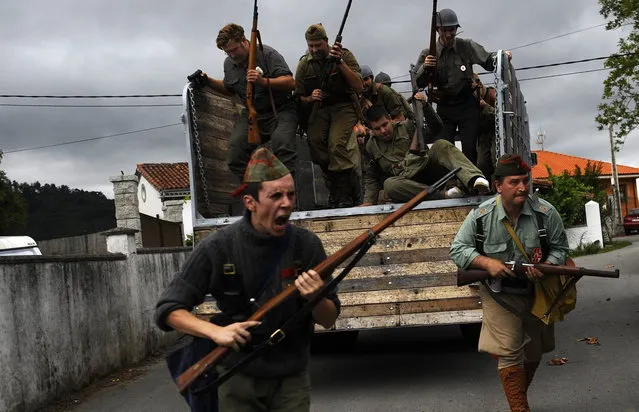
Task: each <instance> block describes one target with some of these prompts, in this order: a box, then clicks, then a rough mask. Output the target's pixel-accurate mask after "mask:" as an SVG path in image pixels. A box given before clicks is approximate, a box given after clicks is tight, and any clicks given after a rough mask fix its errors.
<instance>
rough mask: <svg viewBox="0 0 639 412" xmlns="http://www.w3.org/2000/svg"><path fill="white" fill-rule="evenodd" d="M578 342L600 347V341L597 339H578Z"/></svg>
mask: <svg viewBox="0 0 639 412" xmlns="http://www.w3.org/2000/svg"><path fill="white" fill-rule="evenodd" d="M577 342H586V343H587V344H588V345H599V339H597V338H583V339H577Z"/></svg>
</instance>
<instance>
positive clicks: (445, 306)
mask: <svg viewBox="0 0 639 412" xmlns="http://www.w3.org/2000/svg"><path fill="white" fill-rule="evenodd" d="M471 309H481V303H480V302H479V298H478V297H470V298H459V299H444V300H428V301H421V302H406V303H399V304H392V303H391V304H376V305H359V306H343V307H342V312H341V313H340V315H339V316H340V318H356V317H364V316H382V315H399V314H408V313H431V312H446V311H454V310H471Z"/></svg>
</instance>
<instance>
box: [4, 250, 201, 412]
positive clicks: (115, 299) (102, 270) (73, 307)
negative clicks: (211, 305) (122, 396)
mask: <svg viewBox="0 0 639 412" xmlns="http://www.w3.org/2000/svg"><path fill="white" fill-rule="evenodd" d="M188 253H189V252H188V250H186V249H180V250H175V251H173V252H166V253H155V254H140V253H138V254H135V253H134V254H131V255H129V256H127V257H125V256H124V255H113V256H112V257H105V256H101V257H99V258H96V257H93V256H80V257H78V256H68V257H47V256H42V257H37V258H36V257H30V258H29V259H25V258H22V259H15V258H14V259H9V258H6V257H5V258H0V365H2V373H1V374H0V411H2V412H31V411H36V410H40V409H41V408H43V407H45V406H47V405H49V404H50V403H51V402H52V401H53V400H55V399H57V398H59V397H61V396H63V395H65V394H68V393H71V392H74V391H77V390H79V389H82V388H83V387H85V386H87V385H88V384H90V383H91V382H94V381H95V380H96V379H99V378H101V377H104V376H106V375H108V374H110V373H112V372H114V371H116V370H119V369H121V368H123V367H125V366H127V365H130V364H133V363H136V362H139V361H141V360H143V359H145V358H147V357H148V356H150V355H152V354H154V353H157V351H159V350H162V349H163V348H165V347H166V346H167V345H170V344H172V343H173V342H174V341H175V337H176V336H175V334H173V333H164V332H162V331H160V330H159V329H158V328H157V327H156V326H155V323H154V320H153V312H154V308H155V304H156V302H157V300H158V298H159V296H160V294H161V293H162V291H163V290H164V288H165V287H166V286H167V285H168V283H169V282H170V280H171V279H172V278H173V276H174V275H175V272H177V271H178V270H179V268H180V266H182V264H183V263H184V261H185V260H186V258H187V256H188ZM167 376H168V375H167Z"/></svg>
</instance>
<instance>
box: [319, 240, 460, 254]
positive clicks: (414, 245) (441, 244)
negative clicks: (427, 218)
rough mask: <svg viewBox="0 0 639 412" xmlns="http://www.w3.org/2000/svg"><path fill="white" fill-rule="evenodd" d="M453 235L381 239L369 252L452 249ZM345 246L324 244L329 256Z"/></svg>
mask: <svg viewBox="0 0 639 412" xmlns="http://www.w3.org/2000/svg"><path fill="white" fill-rule="evenodd" d="M453 238H454V236H453V235H442V236H428V237H421V238H410V239H386V240H382V239H380V240H379V241H378V242H377V243H376V244H374V245H373V246H372V247H371V248H370V249H369V251H370V252H373V253H379V252H383V251H400V250H401V251H405V250H414V249H428V248H450V244H451V243H452V241H453ZM342 247H343V245H339V244H337V245H336V244H332V243H324V249H325V250H326V253H328V254H329V255H331V254H333V253H335V252H337V251H338V250H339V249H341V248H342Z"/></svg>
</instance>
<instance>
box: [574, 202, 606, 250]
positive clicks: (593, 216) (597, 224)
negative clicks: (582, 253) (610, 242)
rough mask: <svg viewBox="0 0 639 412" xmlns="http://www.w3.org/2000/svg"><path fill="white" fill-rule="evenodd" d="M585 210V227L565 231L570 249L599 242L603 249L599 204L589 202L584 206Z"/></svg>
mask: <svg viewBox="0 0 639 412" xmlns="http://www.w3.org/2000/svg"><path fill="white" fill-rule="evenodd" d="M584 208H585V209H586V225H585V226H575V227H571V228H567V229H566V235H567V236H568V245H569V246H570V249H576V248H577V247H578V246H579V245H580V244H584V245H587V244H589V243H594V242H599V245H600V246H602V247H603V232H602V230H601V214H600V211H599V204H598V203H597V202H594V201H592V200H591V201H589V202H588V203H586V204H585V205H584Z"/></svg>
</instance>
